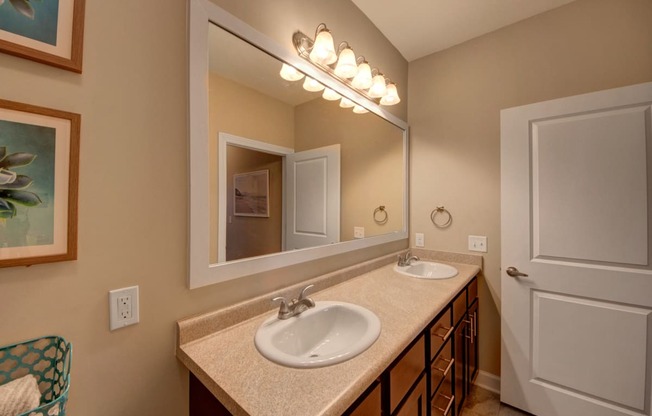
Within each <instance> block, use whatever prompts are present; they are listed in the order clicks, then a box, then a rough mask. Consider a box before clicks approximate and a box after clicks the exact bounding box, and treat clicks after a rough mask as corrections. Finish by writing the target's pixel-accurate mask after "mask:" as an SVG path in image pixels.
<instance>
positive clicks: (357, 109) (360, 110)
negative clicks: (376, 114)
mask: <svg viewBox="0 0 652 416" xmlns="http://www.w3.org/2000/svg"><path fill="white" fill-rule="evenodd" d="M353 112H354V113H356V114H364V113H368V112H369V110H367V109H366V108H364V107H362V106H360V105H356V106H355V107H353Z"/></svg>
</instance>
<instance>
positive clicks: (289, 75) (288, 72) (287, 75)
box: [280, 64, 305, 81]
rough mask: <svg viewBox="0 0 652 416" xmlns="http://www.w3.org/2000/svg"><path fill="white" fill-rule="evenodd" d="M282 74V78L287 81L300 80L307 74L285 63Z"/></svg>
mask: <svg viewBox="0 0 652 416" xmlns="http://www.w3.org/2000/svg"><path fill="white" fill-rule="evenodd" d="M280 74H281V78H283V79H284V80H286V81H298V80H300V79H301V78H303V77H304V76H305V75H303V74H302V73H301V72H299V71H297V70H296V68H295V67H293V66H290V65H288V64H283V66H282V67H281V72H280Z"/></svg>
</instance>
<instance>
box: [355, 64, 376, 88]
mask: <svg viewBox="0 0 652 416" xmlns="http://www.w3.org/2000/svg"><path fill="white" fill-rule="evenodd" d="M371 84H372V80H371V67H370V66H369V64H368V63H366V62H363V63H361V64H360V65H358V74H357V75H356V76H355V78H353V81H351V85H353V87H354V88H357V89H359V90H366V89H369V88H370V87H371Z"/></svg>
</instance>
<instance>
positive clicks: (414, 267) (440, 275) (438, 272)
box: [394, 261, 457, 279]
mask: <svg viewBox="0 0 652 416" xmlns="http://www.w3.org/2000/svg"><path fill="white" fill-rule="evenodd" d="M394 270H395V271H397V272H399V273H401V274H404V275H406V276H411V277H418V278H419V279H448V278H450V277H454V276H457V269H456V268H455V267H453V266H449V265H447V264H441V263H435V262H431V261H415V262H412V264H410V265H409V266H402V267H399V266H398V265H396V266H394Z"/></svg>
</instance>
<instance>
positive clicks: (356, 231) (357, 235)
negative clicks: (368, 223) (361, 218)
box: [353, 227, 364, 238]
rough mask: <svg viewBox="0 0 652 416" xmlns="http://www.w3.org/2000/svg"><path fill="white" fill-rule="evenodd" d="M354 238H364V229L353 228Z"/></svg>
mask: <svg viewBox="0 0 652 416" xmlns="http://www.w3.org/2000/svg"><path fill="white" fill-rule="evenodd" d="M353 238H364V227H353Z"/></svg>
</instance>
